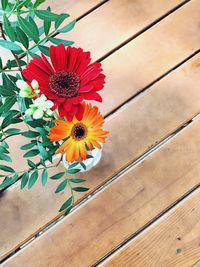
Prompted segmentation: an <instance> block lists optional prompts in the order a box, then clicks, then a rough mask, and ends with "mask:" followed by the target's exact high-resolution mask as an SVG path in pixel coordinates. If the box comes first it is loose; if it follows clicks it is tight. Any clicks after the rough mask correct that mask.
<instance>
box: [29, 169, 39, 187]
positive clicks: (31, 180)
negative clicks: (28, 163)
mask: <svg viewBox="0 0 200 267" xmlns="http://www.w3.org/2000/svg"><path fill="white" fill-rule="evenodd" d="M37 178H38V171H37V170H35V171H34V172H33V173H32V174H31V176H30V178H29V181H28V189H31V188H32V187H33V185H34V184H35V182H36V181H37Z"/></svg>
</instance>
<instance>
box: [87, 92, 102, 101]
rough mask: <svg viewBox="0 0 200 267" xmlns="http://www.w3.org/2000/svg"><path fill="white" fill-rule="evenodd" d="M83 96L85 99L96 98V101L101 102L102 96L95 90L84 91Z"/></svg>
mask: <svg viewBox="0 0 200 267" xmlns="http://www.w3.org/2000/svg"><path fill="white" fill-rule="evenodd" d="M83 96H84V99H86V100H96V101H98V102H102V97H101V96H100V95H99V94H98V93H96V92H90V93H85V94H84V95H83Z"/></svg>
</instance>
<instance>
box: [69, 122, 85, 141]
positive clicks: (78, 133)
mask: <svg viewBox="0 0 200 267" xmlns="http://www.w3.org/2000/svg"><path fill="white" fill-rule="evenodd" d="M87 132H88V129H87V127H86V126H85V125H84V124H83V123H76V124H75V125H74V126H73V128H72V131H71V136H72V137H73V138H74V140H78V141H79V140H82V139H84V138H85V137H86V136H87Z"/></svg>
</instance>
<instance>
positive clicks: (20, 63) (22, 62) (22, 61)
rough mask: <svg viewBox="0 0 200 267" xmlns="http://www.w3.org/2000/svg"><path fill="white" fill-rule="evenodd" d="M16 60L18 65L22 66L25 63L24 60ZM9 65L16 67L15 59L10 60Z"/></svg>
mask: <svg viewBox="0 0 200 267" xmlns="http://www.w3.org/2000/svg"><path fill="white" fill-rule="evenodd" d="M18 62H19V65H20V66H21V67H22V66H25V65H26V64H27V63H26V61H24V60H21V59H18ZM10 66H11V67H12V68H15V67H18V65H17V63H16V60H15V59H13V60H10Z"/></svg>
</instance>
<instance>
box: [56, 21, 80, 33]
mask: <svg viewBox="0 0 200 267" xmlns="http://www.w3.org/2000/svg"><path fill="white" fill-rule="evenodd" d="M75 24H76V20H73V21H71V22H70V23H69V24H68V25H67V26H65V27H63V28H61V29H59V30H58V32H69V31H71V30H72V29H73V28H74V26H75Z"/></svg>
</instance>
